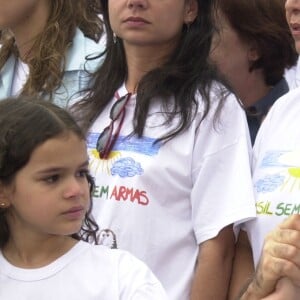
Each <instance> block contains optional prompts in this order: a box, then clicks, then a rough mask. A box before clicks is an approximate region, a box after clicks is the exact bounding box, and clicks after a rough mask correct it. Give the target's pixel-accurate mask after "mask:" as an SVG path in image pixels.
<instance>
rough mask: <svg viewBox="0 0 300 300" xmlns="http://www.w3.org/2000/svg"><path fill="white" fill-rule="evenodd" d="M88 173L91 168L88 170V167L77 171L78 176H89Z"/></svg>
mask: <svg viewBox="0 0 300 300" xmlns="http://www.w3.org/2000/svg"><path fill="white" fill-rule="evenodd" d="M88 174H89V170H86V169H84V170H80V171H78V172H77V177H85V178H86V177H87V176H88Z"/></svg>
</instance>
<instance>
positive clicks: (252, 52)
mask: <svg viewBox="0 0 300 300" xmlns="http://www.w3.org/2000/svg"><path fill="white" fill-rule="evenodd" d="M259 58H260V54H259V51H258V49H257V47H256V46H255V45H253V46H250V47H249V50H248V60H249V61H250V62H254V61H256V60H258V59H259Z"/></svg>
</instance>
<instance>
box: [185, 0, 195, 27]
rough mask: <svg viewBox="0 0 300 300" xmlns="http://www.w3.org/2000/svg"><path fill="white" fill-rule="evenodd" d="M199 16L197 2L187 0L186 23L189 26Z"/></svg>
mask: <svg viewBox="0 0 300 300" xmlns="http://www.w3.org/2000/svg"><path fill="white" fill-rule="evenodd" d="M197 15H198V2H197V0H186V2H185V15H184V23H185V24H187V25H188V24H191V23H193V22H194V21H195V19H196V17H197Z"/></svg>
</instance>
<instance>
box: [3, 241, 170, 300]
mask: <svg viewBox="0 0 300 300" xmlns="http://www.w3.org/2000/svg"><path fill="white" fill-rule="evenodd" d="M0 299H3V300H67V299H70V300H154V299H155V300H156V299H158V300H167V297H166V294H165V292H164V290H163V288H162V286H161V284H160V283H159V281H158V280H157V279H156V278H155V276H154V275H153V273H152V272H151V271H150V270H149V269H148V268H147V267H146V266H145V264H144V263H142V262H141V261H139V260H138V259H136V258H135V257H133V256H132V255H131V254H129V253H127V252H125V251H121V250H117V249H114V250H112V249H108V248H106V247H103V246H94V245H90V244H88V243H85V242H78V243H77V244H76V245H75V246H74V247H73V248H72V249H71V250H70V251H68V252H67V253H66V254H64V255H63V256H61V257H60V258H58V259H57V260H56V261H54V262H52V263H51V264H49V265H48V266H45V267H42V268H38V269H21V268H17V267H15V266H13V265H11V264H10V263H9V262H8V261H7V260H6V259H5V258H4V257H3V255H2V253H1V252H0Z"/></svg>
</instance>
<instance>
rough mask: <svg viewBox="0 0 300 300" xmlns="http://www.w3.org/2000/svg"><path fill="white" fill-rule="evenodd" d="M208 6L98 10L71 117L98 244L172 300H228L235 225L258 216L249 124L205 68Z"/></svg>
mask: <svg viewBox="0 0 300 300" xmlns="http://www.w3.org/2000/svg"><path fill="white" fill-rule="evenodd" d="M211 2H212V1H208V0H163V1H159V0H118V1H116V0H108V1H107V0H102V1H101V4H102V9H103V20H104V23H105V32H106V34H107V41H106V45H107V52H106V55H105V59H104V61H103V64H102V65H101V67H100V68H99V70H98V71H97V73H96V75H95V78H94V86H93V88H92V89H91V93H90V95H89V96H88V97H87V98H86V99H85V100H84V101H82V102H81V103H78V106H77V108H78V110H79V112H78V115H79V116H81V117H82V119H81V120H80V121H81V124H82V126H84V128H85V129H86V130H88V131H89V137H88V148H89V154H90V163H91V172H92V174H93V176H95V178H96V189H95V191H94V194H93V196H94V200H95V201H94V204H95V206H94V208H93V214H94V216H95V218H96V221H97V222H98V224H99V226H100V229H101V231H102V233H104V237H103V236H101V238H102V239H101V242H103V244H105V245H108V244H109V245H110V246H112V247H116V246H117V247H119V248H122V249H126V250H129V251H130V252H132V253H134V254H135V255H136V256H137V257H139V258H140V259H142V260H143V261H144V262H146V264H147V265H149V266H150V268H151V269H152V270H153V272H154V273H155V275H157V277H158V278H159V279H160V281H161V282H162V284H163V285H164V287H165V288H166V290H167V293H168V295H169V297H170V299H172V300H187V299H205V300H207V299H218V300H221V299H226V295H227V287H228V282H229V277H230V273H231V263H232V256H233V251H234V232H233V224H234V223H238V222H240V221H241V220H243V219H246V218H249V217H252V216H254V215H255V207H254V201H253V195H252V185H251V174H250V166H249V153H248V149H249V146H250V145H249V143H248V142H249V140H248V139H249V136H248V129H247V123H246V119H245V114H244V112H243V110H242V108H241V107H240V105H239V103H238V101H237V100H236V99H235V98H234V97H228V98H227V99H225V97H224V88H222V87H220V86H219V85H218V84H217V83H216V79H217V78H216V76H215V73H214V70H212V68H211V66H210V65H209V64H208V55H209V51H210V45H211V38H212V32H213V26H212V22H211V18H210V16H211ZM75 113H77V112H76V111H75ZM105 233H109V234H110V235H111V236H113V237H114V238H115V242H114V243H108V241H107V239H106V238H105Z"/></svg>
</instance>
